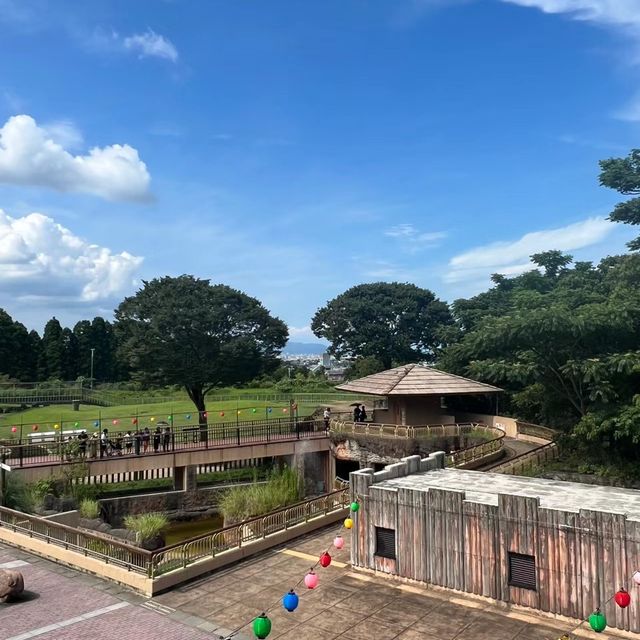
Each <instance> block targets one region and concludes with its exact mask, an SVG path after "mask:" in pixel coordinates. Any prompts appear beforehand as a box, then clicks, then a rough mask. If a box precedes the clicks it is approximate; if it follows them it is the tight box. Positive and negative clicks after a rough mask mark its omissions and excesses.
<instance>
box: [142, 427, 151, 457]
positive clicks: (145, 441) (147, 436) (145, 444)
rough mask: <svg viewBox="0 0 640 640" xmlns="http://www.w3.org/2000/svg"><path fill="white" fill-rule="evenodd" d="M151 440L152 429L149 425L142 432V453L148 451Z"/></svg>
mask: <svg viewBox="0 0 640 640" xmlns="http://www.w3.org/2000/svg"><path fill="white" fill-rule="evenodd" d="M150 440H151V431H149V427H145V428H144V431H143V432H142V453H147V450H148V449H149V441H150Z"/></svg>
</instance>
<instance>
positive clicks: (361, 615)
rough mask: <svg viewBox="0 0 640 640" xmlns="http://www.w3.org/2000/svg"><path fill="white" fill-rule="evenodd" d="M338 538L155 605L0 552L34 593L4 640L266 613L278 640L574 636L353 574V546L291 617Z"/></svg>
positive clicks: (186, 639) (241, 630)
mask: <svg viewBox="0 0 640 640" xmlns="http://www.w3.org/2000/svg"><path fill="white" fill-rule="evenodd" d="M334 535H335V529H331V530H325V531H323V532H320V533H316V534H312V535H310V536H307V537H306V538H301V539H299V540H297V541H294V542H293V543H291V544H289V545H288V546H287V547H286V548H281V549H276V550H274V551H272V552H267V553H264V554H262V555H260V556H258V557H256V558H253V559H250V560H247V561H245V562H242V563H240V564H238V565H236V566H234V567H231V568H230V569H227V570H225V571H221V572H218V573H216V574H213V575H210V576H207V577H205V578H203V579H200V580H198V581H197V582H193V583H191V584H188V585H185V586H183V587H182V588H179V589H176V590H174V591H171V592H169V593H166V594H162V595H160V596H158V597H156V598H153V599H152V600H149V599H148V598H144V597H142V596H139V595H137V594H134V593H132V592H130V591H128V590H127V589H125V588H123V587H119V586H117V585H114V584H111V583H108V582H104V581H102V580H100V579H99V578H95V577H93V576H88V575H84V574H81V573H78V572H76V571H73V570H71V569H66V568H64V567H61V566H58V565H55V564H53V563H51V562H49V561H47V560H42V559H39V558H36V557H34V556H31V555H28V554H26V553H24V552H20V551H17V550H15V549H13V548H10V547H7V546H3V545H0V567H11V566H15V567H16V568H17V569H18V570H20V571H22V573H23V575H24V577H25V587H26V589H27V592H26V593H25V597H24V598H23V599H22V600H20V601H18V602H14V603H8V604H4V605H1V604H0V640H28V639H30V638H40V639H41V640H147V639H148V640H151V639H153V640H174V639H175V640H204V639H208V640H220V638H224V637H226V635H227V634H228V633H229V632H230V631H234V630H238V633H237V634H236V635H235V636H234V638H236V639H237V640H248V639H249V638H253V635H252V633H251V628H250V623H251V621H252V619H253V618H254V617H255V616H256V615H258V614H260V613H261V612H262V611H263V610H267V611H268V615H269V617H270V618H271V620H272V622H273V629H272V632H271V635H270V636H269V638H270V639H279V640H333V639H334V638H335V639H337V638H339V639H340V640H371V639H372V638H375V639H376V640H454V639H455V640H557V639H558V638H559V637H560V636H561V635H562V633H563V632H565V631H567V630H568V629H569V628H570V625H567V624H566V623H561V622H557V621H553V620H550V619H545V618H541V617H537V616H535V615H529V614H523V613H522V612H521V611H519V612H508V611H506V610H504V609H501V608H498V607H495V606H492V605H489V604H486V603H484V602H478V601H474V600H471V599H469V598H464V597H463V596H461V595H457V594H451V593H446V592H443V591H434V590H426V589H421V588H417V587H409V586H407V585H401V584H399V583H396V582H391V581H388V580H385V579H384V578H377V577H371V576H368V575H364V574H359V573H355V572H352V571H350V570H349V568H348V566H347V565H346V562H347V560H348V549H347V546H348V545H346V546H345V549H343V550H342V551H339V552H335V550H333V551H332V552H331V553H332V556H333V558H334V561H333V563H332V564H331V566H329V567H328V568H326V569H322V568H318V569H317V573H318V575H319V578H320V584H319V586H318V588H317V589H315V590H313V591H309V590H307V589H306V588H305V587H304V585H299V586H298V587H297V591H298V593H299V594H300V596H301V597H300V605H299V607H298V609H297V610H296V611H295V612H294V613H288V612H286V611H285V610H284V609H283V608H282V606H281V604H280V599H281V598H282V596H283V595H284V594H285V593H286V592H287V591H288V590H289V589H290V588H291V587H292V586H294V585H295V584H296V583H298V582H299V581H300V580H301V579H302V578H303V577H304V575H305V573H306V572H307V571H308V570H309V568H310V567H311V565H312V564H314V563H315V561H316V559H317V557H318V556H319V555H320V553H322V551H324V550H325V549H327V548H328V547H329V546H330V543H331V541H332V539H333V536H334ZM345 539H346V540H348V537H345ZM585 626H586V625H585ZM580 635H581V637H598V638H603V639H605V640H606V639H607V638H611V639H613V638H616V637H619V636H615V635H611V634H598V635H597V636H596V635H595V634H592V633H591V632H589V631H585V633H584V634H580Z"/></svg>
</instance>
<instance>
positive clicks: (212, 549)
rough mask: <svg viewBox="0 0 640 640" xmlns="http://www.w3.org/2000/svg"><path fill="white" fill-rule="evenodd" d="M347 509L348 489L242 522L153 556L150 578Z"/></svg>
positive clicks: (169, 547)
mask: <svg viewBox="0 0 640 640" xmlns="http://www.w3.org/2000/svg"><path fill="white" fill-rule="evenodd" d="M348 505H349V489H348V488H346V489H340V490H338V491H333V492H331V493H328V494H325V495H323V496H320V497H318V498H313V499H311V500H305V501H304V502H299V503H298V504H294V505H291V506H289V507H286V508H284V509H280V510H278V511H274V512H272V513H269V514H267V515H265V516H261V517H258V518H252V519H250V520H245V521H244V522H240V523H238V524H236V525H232V526H230V527H225V528H223V529H219V530H218V531H215V532H213V533H209V534H205V535H201V536H198V537H195V538H191V539H190V540H185V541H184V542H179V543H176V544H173V545H170V546H168V547H165V548H164V549H160V550H158V551H155V552H153V554H152V559H151V573H150V577H152V578H153V577H155V576H159V575H162V574H165V573H168V572H169V571H174V570H176V569H184V568H186V567H188V566H189V565H191V564H193V563H195V562H198V561H199V560H203V559H205V558H213V557H215V556H216V555H218V554H220V553H222V552H224V551H230V550H232V549H237V548H240V547H242V546H244V545H246V544H248V543H251V542H255V541H257V540H262V539H264V538H266V537H267V536H270V535H273V534H274V533H278V532H280V531H286V530H287V529H290V528H291V527H293V526H295V525H298V524H302V523H303V522H308V521H309V520H312V519H313V518H318V517H321V516H325V515H328V514H330V513H333V512H335V511H340V510H343V509H346V508H347V506H348Z"/></svg>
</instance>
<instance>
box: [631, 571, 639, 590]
mask: <svg viewBox="0 0 640 640" xmlns="http://www.w3.org/2000/svg"><path fill="white" fill-rule="evenodd" d="M632 578H633V581H634V582H635V583H636V584H637V585H638V586H640V571H636V572H635V573H634V574H633V576H632Z"/></svg>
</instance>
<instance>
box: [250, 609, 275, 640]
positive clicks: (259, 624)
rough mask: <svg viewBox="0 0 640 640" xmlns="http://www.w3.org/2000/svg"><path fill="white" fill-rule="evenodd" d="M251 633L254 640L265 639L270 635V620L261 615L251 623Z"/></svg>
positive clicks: (264, 614) (265, 615)
mask: <svg viewBox="0 0 640 640" xmlns="http://www.w3.org/2000/svg"><path fill="white" fill-rule="evenodd" d="M253 633H254V634H255V636H256V638H261V639H262V638H266V637H267V636H268V635H269V634H270V633H271V620H269V618H267V614H266V613H263V614H262V615H261V616H258V617H257V618H256V619H255V620H254V621H253Z"/></svg>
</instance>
